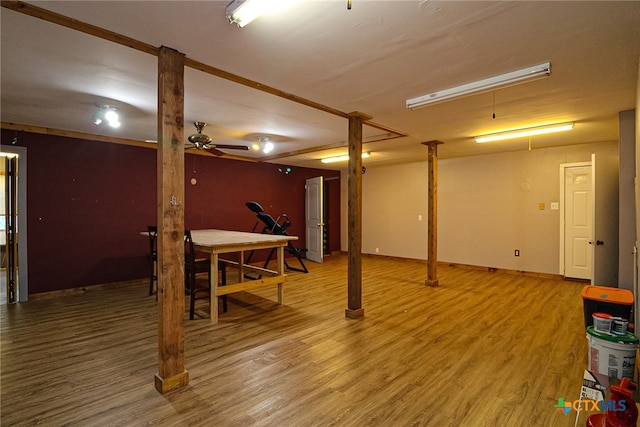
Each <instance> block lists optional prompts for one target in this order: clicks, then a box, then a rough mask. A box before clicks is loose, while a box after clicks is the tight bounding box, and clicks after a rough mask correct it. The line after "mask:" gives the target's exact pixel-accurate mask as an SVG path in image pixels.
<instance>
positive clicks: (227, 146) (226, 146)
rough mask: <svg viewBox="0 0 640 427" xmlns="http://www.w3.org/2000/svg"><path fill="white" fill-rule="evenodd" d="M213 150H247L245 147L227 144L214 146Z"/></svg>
mask: <svg viewBox="0 0 640 427" xmlns="http://www.w3.org/2000/svg"><path fill="white" fill-rule="evenodd" d="M214 147H215V148H222V149H225V150H248V149H249V147H247V146H246V145H227V144H214Z"/></svg>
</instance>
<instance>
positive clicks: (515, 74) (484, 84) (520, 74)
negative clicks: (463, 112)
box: [406, 62, 551, 110]
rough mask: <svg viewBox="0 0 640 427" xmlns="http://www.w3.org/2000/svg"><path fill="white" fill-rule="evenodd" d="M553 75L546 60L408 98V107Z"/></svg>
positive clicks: (411, 107)
mask: <svg viewBox="0 0 640 427" xmlns="http://www.w3.org/2000/svg"><path fill="white" fill-rule="evenodd" d="M550 75H551V63H550V62H545V63H542V64H539V65H535V66H533V67H528V68H523V69H522V70H518V71H512V72H510V73H506V74H501V75H499V76H495V77H489V78H488V79H483V80H478V81H476V82H472V83H467V84H464V85H462V86H456V87H452V88H449V89H444V90H441V91H438V92H432V93H429V94H426V95H423V96H419V97H417V98H411V99H407V101H406V104H407V108H408V109H410V110H413V109H415V108H420V107H424V106H426V105H430V104H436V103H438V102H443V101H448V100H450V99H454V98H460V97H463V96H468V95H472V94H477V93H482V92H487V91H489V90H491V89H495V88H504V87H509V86H513V85H517V84H521V83H525V82H529V81H533V80H538V79H541V78H544V77H548V76H550Z"/></svg>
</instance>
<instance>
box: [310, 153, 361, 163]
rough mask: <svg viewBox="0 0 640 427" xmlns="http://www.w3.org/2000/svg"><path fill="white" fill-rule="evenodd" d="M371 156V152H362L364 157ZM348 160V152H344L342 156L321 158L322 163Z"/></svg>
mask: <svg viewBox="0 0 640 427" xmlns="http://www.w3.org/2000/svg"><path fill="white" fill-rule="evenodd" d="M370 156H371V153H370V152H366V153H362V158H363V159H366V158H368V157H370ZM347 160H349V155H348V154H342V155H340V156H330V157H325V158H323V159H320V161H321V162H322V163H337V162H346V161H347Z"/></svg>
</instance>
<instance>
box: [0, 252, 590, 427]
mask: <svg viewBox="0 0 640 427" xmlns="http://www.w3.org/2000/svg"><path fill="white" fill-rule="evenodd" d="M307 264H308V267H309V269H310V273H309V274H303V273H298V272H289V273H288V276H287V283H286V284H285V298H284V302H285V305H283V306H279V305H277V304H276V302H275V301H276V296H277V290H276V288H275V287H274V288H273V289H261V290H259V291H256V292H254V293H244V292H243V293H238V294H233V295H230V296H229V311H228V312H227V313H221V315H220V323H219V324H217V325H212V324H211V323H210V322H209V319H208V318H203V317H200V318H196V320H193V321H189V320H188V317H187V316H188V309H187V307H185V365H186V369H187V370H188V372H189V378H190V381H189V385H188V386H187V387H185V388H183V389H180V390H176V391H173V392H171V393H168V394H166V395H161V394H159V393H158V392H157V391H156V390H155V388H154V382H153V377H154V374H155V373H157V371H158V365H157V363H158V352H157V316H158V314H157V306H156V300H155V298H154V297H152V296H151V297H150V296H148V295H147V293H148V289H147V286H146V285H144V284H143V285H141V286H132V287H126V288H120V289H111V290H104V291H99V292H90V293H85V294H80V295H70V296H65V297H61V298H56V299H43V300H34V301H30V302H27V303H22V304H18V305H9V306H2V307H1V317H0V319H1V321H2V325H1V329H0V332H1V334H2V335H1V341H0V344H1V353H0V356H1V370H2V371H1V378H0V380H1V396H0V398H1V405H2V406H1V413H0V415H1V418H0V420H1V425H2V426H31V425H45V426H63V425H64V426H144V425H158V426H419V425H421V426H437V427H443V426H545V427H546V426H573V424H574V421H575V418H574V417H575V412H573V411H572V412H571V413H570V414H569V415H568V416H564V415H563V414H562V413H561V412H558V411H557V410H556V409H555V408H554V405H555V404H556V403H557V399H558V398H559V397H563V398H564V399H565V400H567V401H570V400H576V399H578V398H579V392H580V385H581V378H582V372H583V370H584V369H585V368H586V365H587V348H588V345H587V340H586V338H585V330H584V323H583V311H582V299H581V297H580V291H581V289H582V286H583V284H580V283H573V282H567V281H562V280H559V279H554V278H540V277H533V276H528V275H523V274H511V273H507V272H501V271H497V272H489V271H486V270H478V269H472V268H467V267H459V266H448V265H441V266H439V269H438V278H439V282H440V286H439V287H437V288H430V287H426V286H425V285H424V279H425V276H426V263H425V262H420V261H413V260H398V259H388V258H383V257H364V258H363V306H364V309H365V317H364V318H362V319H358V320H346V319H345V316H344V310H345V308H346V304H347V283H346V280H347V257H346V256H345V255H337V256H335V255H334V256H331V257H328V258H327V259H326V260H325V263H324V264H315V263H312V262H308V263H307ZM142 283H146V282H142ZM197 311H198V312H199V313H200V314H202V315H204V316H206V315H207V312H208V301H207V300H202V301H198V304H197ZM587 415H588V414H582V415H581V418H580V420H579V424H578V425H584V424H585V420H586V416H587Z"/></svg>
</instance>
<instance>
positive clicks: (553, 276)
mask: <svg viewBox="0 0 640 427" xmlns="http://www.w3.org/2000/svg"><path fill="white" fill-rule="evenodd" d="M340 254H342V255H347V252H346V251H340ZM362 256H363V257H365V258H366V257H370V258H386V259H391V260H394V259H395V260H398V261H416V262H424V263H425V264H426V263H427V260H425V259H417V258H402V257H396V256H390V255H379V254H362ZM438 266H442V267H444V266H447V267H455V268H466V269H469V270H478V271H483V270H484V271H489V272H492V273H494V272H500V273H505V274H514V275H520V276H528V277H537V278H540V279H551V280H564V281H573V280H569V279H566V278H565V277H564V276H563V275H561V274H551V273H536V272H533V271H523V270H509V269H507V268H496V267H488V266H481V265H472V264H459V263H455V262H447V261H438Z"/></svg>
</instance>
